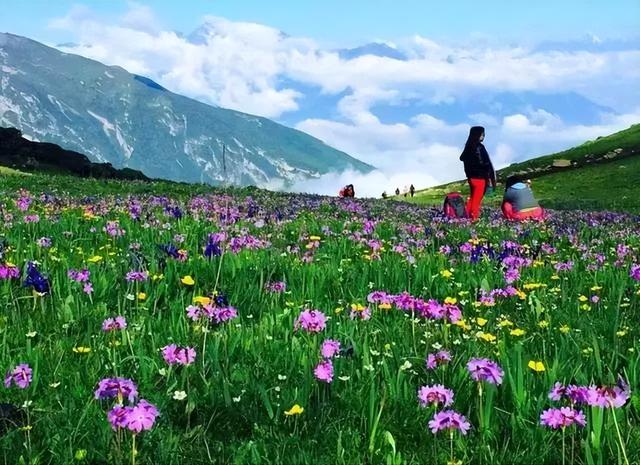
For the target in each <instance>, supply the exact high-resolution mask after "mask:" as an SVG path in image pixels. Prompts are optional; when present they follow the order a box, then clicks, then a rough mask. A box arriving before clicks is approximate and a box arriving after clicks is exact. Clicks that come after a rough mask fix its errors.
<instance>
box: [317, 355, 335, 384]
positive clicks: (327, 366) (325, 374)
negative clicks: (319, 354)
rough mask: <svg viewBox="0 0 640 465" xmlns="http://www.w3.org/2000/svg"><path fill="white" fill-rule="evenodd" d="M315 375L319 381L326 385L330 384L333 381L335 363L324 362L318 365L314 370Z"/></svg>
mask: <svg viewBox="0 0 640 465" xmlns="http://www.w3.org/2000/svg"><path fill="white" fill-rule="evenodd" d="M313 374H314V375H315V377H316V379H317V380H318V381H323V382H325V383H330V382H331V381H333V363H332V362H331V360H323V361H321V362H320V363H318V364H317V365H316V367H315V369H314V370H313Z"/></svg>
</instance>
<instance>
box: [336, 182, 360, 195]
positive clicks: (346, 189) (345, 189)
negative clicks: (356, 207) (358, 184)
mask: <svg viewBox="0 0 640 465" xmlns="http://www.w3.org/2000/svg"><path fill="white" fill-rule="evenodd" d="M339 195H340V197H355V195H356V193H355V190H354V189H353V184H348V185H346V186H344V187H343V188H342V189H340V194H339Z"/></svg>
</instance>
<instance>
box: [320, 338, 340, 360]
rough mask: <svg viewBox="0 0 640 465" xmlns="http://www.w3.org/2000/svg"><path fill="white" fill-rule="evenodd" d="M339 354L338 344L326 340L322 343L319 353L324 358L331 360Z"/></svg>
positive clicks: (331, 340)
mask: <svg viewBox="0 0 640 465" xmlns="http://www.w3.org/2000/svg"><path fill="white" fill-rule="evenodd" d="M338 352H340V342H339V341H334V340H333V339H327V340H325V341H324V342H323V343H322V347H321V348H320V353H321V354H322V356H323V357H324V358H333V357H335V356H336V355H337V354H338Z"/></svg>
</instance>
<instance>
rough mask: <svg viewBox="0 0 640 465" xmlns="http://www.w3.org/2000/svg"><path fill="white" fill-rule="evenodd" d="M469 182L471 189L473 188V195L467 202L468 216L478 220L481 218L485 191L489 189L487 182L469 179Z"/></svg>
mask: <svg viewBox="0 0 640 465" xmlns="http://www.w3.org/2000/svg"><path fill="white" fill-rule="evenodd" d="M468 181H469V187H470V188H471V195H470V196H469V200H468V201H467V216H468V217H469V218H471V219H472V220H477V219H478V217H479V216H480V205H481V204H482V197H484V191H485V190H486V188H487V180H486V179H478V178H469V179H468Z"/></svg>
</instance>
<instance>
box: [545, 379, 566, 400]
mask: <svg viewBox="0 0 640 465" xmlns="http://www.w3.org/2000/svg"><path fill="white" fill-rule="evenodd" d="M566 392H567V388H566V387H565V386H564V385H563V384H562V383H560V382H556V383H555V384H554V385H553V387H552V388H551V390H550V391H549V399H551V400H555V401H558V400H561V399H562V397H564V396H565V395H566Z"/></svg>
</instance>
